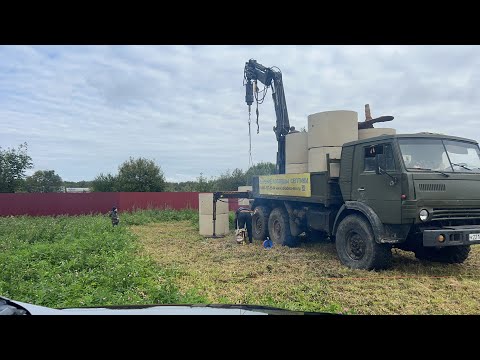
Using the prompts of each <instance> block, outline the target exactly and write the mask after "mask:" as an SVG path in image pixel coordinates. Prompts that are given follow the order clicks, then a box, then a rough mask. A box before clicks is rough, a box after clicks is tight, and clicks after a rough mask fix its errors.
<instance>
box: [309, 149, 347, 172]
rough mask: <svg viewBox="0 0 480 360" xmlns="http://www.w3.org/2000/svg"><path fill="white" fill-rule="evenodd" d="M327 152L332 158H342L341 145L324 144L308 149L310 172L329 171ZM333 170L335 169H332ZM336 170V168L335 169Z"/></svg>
mask: <svg viewBox="0 0 480 360" xmlns="http://www.w3.org/2000/svg"><path fill="white" fill-rule="evenodd" d="M327 154H329V156H330V159H340V157H341V155H342V147H341V146H322V147H319V148H312V149H309V150H308V172H320V171H327ZM331 171H333V169H331ZM335 171H336V170H335Z"/></svg>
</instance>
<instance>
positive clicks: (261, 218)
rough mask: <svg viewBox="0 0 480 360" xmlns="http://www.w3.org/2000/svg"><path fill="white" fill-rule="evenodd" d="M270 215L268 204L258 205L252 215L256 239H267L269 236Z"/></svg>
mask: <svg viewBox="0 0 480 360" xmlns="http://www.w3.org/2000/svg"><path fill="white" fill-rule="evenodd" d="M268 215H269V210H268V208H267V207H266V206H257V207H256V208H255V211H254V213H253V216H252V232H253V238H254V239H255V240H261V241H263V240H265V239H266V238H267V236H268Z"/></svg>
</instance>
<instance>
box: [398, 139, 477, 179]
mask: <svg viewBox="0 0 480 360" xmlns="http://www.w3.org/2000/svg"><path fill="white" fill-rule="evenodd" d="M398 143H399V145H400V150H401V152H402V158H403V162H404V164H405V167H406V169H407V170H408V171H426V170H436V171H443V172H467V173H471V172H480V151H479V148H478V145H477V144H474V143H468V142H464V141H457V140H442V139H425V138H410V139H399V140H398Z"/></svg>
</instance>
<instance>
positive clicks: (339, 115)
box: [308, 110, 358, 149]
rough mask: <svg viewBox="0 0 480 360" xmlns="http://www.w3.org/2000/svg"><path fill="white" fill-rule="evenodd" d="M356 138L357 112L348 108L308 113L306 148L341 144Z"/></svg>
mask: <svg viewBox="0 0 480 360" xmlns="http://www.w3.org/2000/svg"><path fill="white" fill-rule="evenodd" d="M354 140H358V113H357V112H356V111H350V110H337V111H324V112H320V113H316V114H311V115H308V148H309V149H311V148H317V147H322V146H342V145H343V144H344V143H346V142H349V141H354Z"/></svg>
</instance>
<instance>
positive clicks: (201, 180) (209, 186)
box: [194, 173, 213, 192]
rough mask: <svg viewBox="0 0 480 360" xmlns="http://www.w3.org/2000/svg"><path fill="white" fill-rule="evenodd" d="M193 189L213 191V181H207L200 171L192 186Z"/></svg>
mask: <svg viewBox="0 0 480 360" xmlns="http://www.w3.org/2000/svg"><path fill="white" fill-rule="evenodd" d="M194 189H195V190H194V191H198V192H212V191H213V181H208V179H207V178H206V177H204V176H203V173H200V176H199V177H198V178H197V182H196V184H195V187H194Z"/></svg>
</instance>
